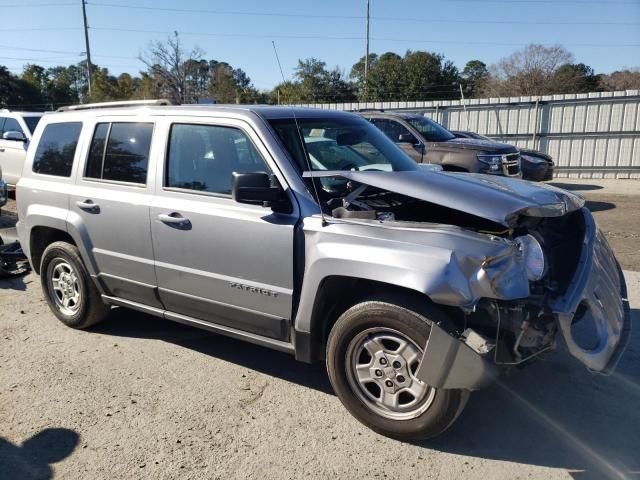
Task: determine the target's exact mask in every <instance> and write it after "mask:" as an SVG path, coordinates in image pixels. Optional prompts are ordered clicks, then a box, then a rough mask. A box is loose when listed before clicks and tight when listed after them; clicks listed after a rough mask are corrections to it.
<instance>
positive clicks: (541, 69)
mask: <svg viewBox="0 0 640 480" xmlns="http://www.w3.org/2000/svg"><path fill="white" fill-rule="evenodd" d="M572 61H573V54H572V53H571V52H569V51H568V50H567V49H566V48H564V47H562V46H560V45H555V46H552V47H545V46H544V45H538V44H531V45H527V46H526V47H524V48H523V49H522V50H518V51H516V52H514V53H513V54H511V55H509V56H508V57H506V58H503V59H502V60H500V61H499V62H498V63H497V65H494V66H493V67H492V69H491V78H490V79H489V80H488V81H487V82H486V84H485V87H484V91H483V94H484V95H488V96H518V95H545V94H548V93H552V89H553V77H554V74H555V72H556V70H558V68H560V67H561V66H562V65H565V64H568V63H572Z"/></svg>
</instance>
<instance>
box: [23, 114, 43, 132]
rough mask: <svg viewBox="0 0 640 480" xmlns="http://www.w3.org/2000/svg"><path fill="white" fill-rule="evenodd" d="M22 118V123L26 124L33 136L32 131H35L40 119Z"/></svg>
mask: <svg viewBox="0 0 640 480" xmlns="http://www.w3.org/2000/svg"><path fill="white" fill-rule="evenodd" d="M22 118H23V120H24V123H26V124H27V127H29V130H30V131H31V133H32V134H33V131H34V130H35V129H36V125H38V122H39V121H40V119H41V118H42V117H22Z"/></svg>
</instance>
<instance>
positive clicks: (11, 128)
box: [2, 117, 24, 136]
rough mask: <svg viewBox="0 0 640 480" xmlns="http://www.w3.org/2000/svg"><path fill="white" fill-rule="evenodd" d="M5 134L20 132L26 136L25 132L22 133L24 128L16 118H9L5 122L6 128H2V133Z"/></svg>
mask: <svg viewBox="0 0 640 480" xmlns="http://www.w3.org/2000/svg"><path fill="white" fill-rule="evenodd" d="M4 132H18V133H21V134H22V136H24V132H23V131H22V127H20V124H19V123H18V121H17V120H16V119H15V118H11V117H7V119H6V120H5V122H4V127H3V128H2V133H3V134H4Z"/></svg>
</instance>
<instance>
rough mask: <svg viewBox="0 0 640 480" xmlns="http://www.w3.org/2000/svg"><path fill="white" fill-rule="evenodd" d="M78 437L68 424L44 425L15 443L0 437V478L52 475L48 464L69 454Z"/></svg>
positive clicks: (28, 478)
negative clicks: (53, 426) (21, 441)
mask: <svg viewBox="0 0 640 480" xmlns="http://www.w3.org/2000/svg"><path fill="white" fill-rule="evenodd" d="M79 440H80V436H79V435H78V434H77V433H76V432H74V431H73V430H69V429H67V428H47V429H45V430H42V431H41V432H39V433H37V434H35V435H34V436H33V437H31V438H29V439H27V440H25V441H24V442H23V443H22V444H21V445H14V444H12V443H11V442H9V441H8V440H6V439H5V438H3V437H0V478H7V479H13V478H15V479H18V478H19V479H21V480H35V479H38V480H44V479H49V478H53V470H52V469H51V466H50V464H52V463H56V462H59V461H60V460H63V459H65V458H67V457H68V456H69V455H71V454H72V453H73V451H74V450H75V448H76V446H77V445H78V442H79Z"/></svg>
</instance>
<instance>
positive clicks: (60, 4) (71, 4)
mask: <svg viewBox="0 0 640 480" xmlns="http://www.w3.org/2000/svg"><path fill="white" fill-rule="evenodd" d="M73 5H77V4H75V3H71V2H64V3H13V4H11V3H9V4H5V5H1V6H2V8H20V7H70V6H73Z"/></svg>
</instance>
